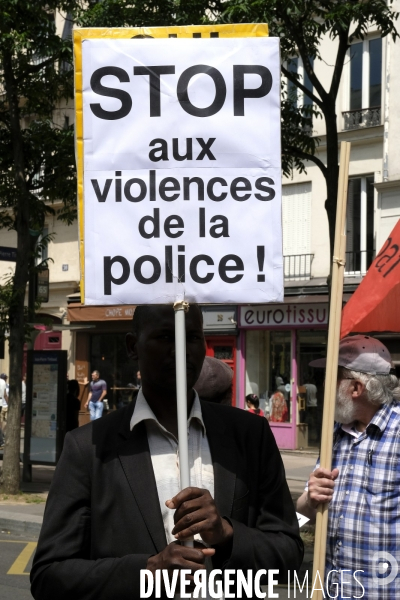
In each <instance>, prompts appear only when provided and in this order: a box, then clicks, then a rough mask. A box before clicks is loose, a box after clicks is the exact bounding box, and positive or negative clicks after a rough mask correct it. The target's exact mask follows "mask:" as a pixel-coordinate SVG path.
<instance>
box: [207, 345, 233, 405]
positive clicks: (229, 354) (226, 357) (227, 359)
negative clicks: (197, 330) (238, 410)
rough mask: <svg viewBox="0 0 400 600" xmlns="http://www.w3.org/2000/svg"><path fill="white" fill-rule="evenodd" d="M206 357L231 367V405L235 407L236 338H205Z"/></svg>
mask: <svg viewBox="0 0 400 600" xmlns="http://www.w3.org/2000/svg"><path fill="white" fill-rule="evenodd" d="M206 346H207V350H206V356H213V357H214V358H218V359H219V360H222V361H223V362H224V363H226V364H227V365H228V366H229V367H231V369H232V371H233V388H232V401H231V404H232V405H233V406H235V398H236V337H235V336H227V335H215V336H206Z"/></svg>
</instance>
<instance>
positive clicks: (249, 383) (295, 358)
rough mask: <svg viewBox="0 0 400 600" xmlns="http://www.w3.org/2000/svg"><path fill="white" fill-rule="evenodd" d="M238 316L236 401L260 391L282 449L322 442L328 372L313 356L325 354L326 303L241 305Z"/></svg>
mask: <svg viewBox="0 0 400 600" xmlns="http://www.w3.org/2000/svg"><path fill="white" fill-rule="evenodd" d="M237 319H238V329H239V337H238V352H237V390H236V392H237V393H236V401H237V402H236V403H237V405H238V406H239V407H240V408H244V407H245V397H246V395H247V394H257V396H258V397H259V399H260V408H261V409H262V410H263V411H264V413H265V414H266V416H267V418H268V419H269V422H270V426H271V429H272V431H273V433H274V436H275V439H276V441H277V444H278V447H279V448H280V449H290V450H295V449H301V448H307V447H309V448H312V447H315V448H318V447H319V444H320V435H321V434H320V430H321V422H322V409H323V379H324V372H323V370H321V369H313V368H312V367H310V366H309V362H310V361H312V360H314V359H315V358H320V357H321V356H325V355H326V347H327V333H328V331H327V328H328V303H327V302H314V303H313V302H309V303H303V302H297V303H294V302H285V303H284V304H275V305H274V304H267V305H253V306H240V307H238V315H237ZM277 392H278V393H277ZM277 399H278V400H279V402H278V401H277ZM282 405H284V410H282Z"/></svg>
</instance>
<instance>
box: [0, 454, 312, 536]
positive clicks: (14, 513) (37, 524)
mask: <svg viewBox="0 0 400 600" xmlns="http://www.w3.org/2000/svg"><path fill="white" fill-rule="evenodd" d="M281 454H282V459H283V464H284V465H285V471H286V479H287V481H288V485H289V489H290V492H291V494H292V497H293V499H294V500H296V499H297V498H298V497H299V496H300V494H301V493H302V491H303V489H304V485H305V483H306V481H307V479H308V476H309V474H310V473H311V471H312V470H313V468H314V466H315V462H316V460H317V456H318V453H317V452H316V451H315V452H314V451H312V450H310V451H305V452H300V451H290V450H282V452H281ZM21 469H22V467H21ZM54 469H55V467H46V466H41V465H33V466H32V481H31V482H30V483H22V484H21V491H22V492H25V493H28V494H38V495H40V496H43V497H44V498H46V497H47V494H48V491H49V489H50V483H51V480H52V478H53V473H54ZM2 497H3V496H0V532H10V533H13V534H16V535H22V534H24V533H30V534H32V535H39V533H40V528H41V525H42V521H43V513H44V508H45V502H42V503H40V504H36V503H29V504H28V503H22V502H12V501H10V500H2V499H1V498H2Z"/></svg>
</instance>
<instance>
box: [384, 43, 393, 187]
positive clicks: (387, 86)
mask: <svg viewBox="0 0 400 600" xmlns="http://www.w3.org/2000/svg"><path fill="white" fill-rule="evenodd" d="M390 46H391V41H390V35H388V36H387V37H386V68H385V106H384V122H383V126H384V127H383V181H388V180H389V93H390Z"/></svg>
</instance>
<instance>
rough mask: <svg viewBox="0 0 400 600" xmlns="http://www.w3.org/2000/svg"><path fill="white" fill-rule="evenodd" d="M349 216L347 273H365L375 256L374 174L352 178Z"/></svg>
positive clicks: (347, 223)
mask: <svg viewBox="0 0 400 600" xmlns="http://www.w3.org/2000/svg"><path fill="white" fill-rule="evenodd" d="M346 217H347V218H346V274H354V275H364V274H365V273H366V272H367V269H368V267H369V266H370V264H371V262H372V260H373V257H374V178H373V176H368V177H354V178H351V179H350V180H349V188H348V197H347V215H346Z"/></svg>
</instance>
